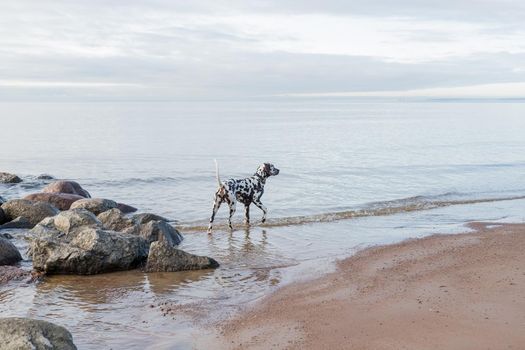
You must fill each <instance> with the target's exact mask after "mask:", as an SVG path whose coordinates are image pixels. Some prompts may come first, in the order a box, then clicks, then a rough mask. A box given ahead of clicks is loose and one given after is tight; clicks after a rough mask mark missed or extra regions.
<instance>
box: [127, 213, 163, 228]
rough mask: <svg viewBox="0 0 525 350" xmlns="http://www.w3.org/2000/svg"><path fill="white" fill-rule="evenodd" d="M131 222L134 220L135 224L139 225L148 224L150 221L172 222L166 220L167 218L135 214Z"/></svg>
mask: <svg viewBox="0 0 525 350" xmlns="http://www.w3.org/2000/svg"><path fill="white" fill-rule="evenodd" d="M131 220H133V222H134V223H136V224H138V225H142V224H146V223H148V222H150V221H166V222H169V221H171V220H168V219H166V218H165V217H162V216H159V215H156V214H151V213H140V214H135V215H133V217H132V218H131Z"/></svg>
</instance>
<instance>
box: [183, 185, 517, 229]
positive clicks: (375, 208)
mask: <svg viewBox="0 0 525 350" xmlns="http://www.w3.org/2000/svg"><path fill="white" fill-rule="evenodd" d="M459 196H461V195H460V194H459V193H455V192H450V193H445V194H442V195H438V196H433V197H426V196H415V197H409V198H402V199H396V200H390V201H382V202H373V203H369V204H368V205H367V206H366V207H364V208H360V209H350V210H343V211H336V212H331V213H321V214H313V215H301V216H290V217H282V218H275V219H269V220H267V221H266V222H265V223H264V224H259V226H261V227H279V226H292V225H305V224H311V223H323V222H333V221H338V220H348V219H353V218H360V217H368V216H386V215H393V214H399V213H408V212H413V211H422V210H430V209H436V208H442V207H449V206H453V205H465V204H477V203H489V202H500V201H510V200H519V199H525V195H520V196H509V197H490V198H476V199H461V198H451V197H459ZM449 198H450V199H449ZM252 226H253V225H252ZM214 227H215V228H218V229H226V228H227V225H226V224H214ZM179 228H180V229H181V230H182V231H204V230H207V228H208V227H207V223H206V224H205V223H204V221H199V222H193V223H187V224H180V226H179Z"/></svg>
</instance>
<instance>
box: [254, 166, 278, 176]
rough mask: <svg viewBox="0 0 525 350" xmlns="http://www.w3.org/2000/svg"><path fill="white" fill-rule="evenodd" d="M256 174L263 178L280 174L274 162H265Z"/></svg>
mask: <svg viewBox="0 0 525 350" xmlns="http://www.w3.org/2000/svg"><path fill="white" fill-rule="evenodd" d="M255 174H256V175H259V176H260V177H262V178H263V179H266V178H267V177H270V176H275V175H278V174H279V169H277V168H276V167H275V166H274V165H273V164H270V163H263V164H261V166H259V167H258V168H257V172H256V173H255Z"/></svg>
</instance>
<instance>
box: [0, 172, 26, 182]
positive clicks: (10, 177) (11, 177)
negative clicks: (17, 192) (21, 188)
mask: <svg viewBox="0 0 525 350" xmlns="http://www.w3.org/2000/svg"><path fill="white" fill-rule="evenodd" d="M19 182H22V179H21V178H19V177H18V176H16V175H15V174H10V173H3V172H0V183H4V184H17V183H19Z"/></svg>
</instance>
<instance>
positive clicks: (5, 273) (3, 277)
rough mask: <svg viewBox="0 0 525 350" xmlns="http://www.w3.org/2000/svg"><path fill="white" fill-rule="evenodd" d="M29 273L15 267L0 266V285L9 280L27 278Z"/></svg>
mask: <svg viewBox="0 0 525 350" xmlns="http://www.w3.org/2000/svg"><path fill="white" fill-rule="evenodd" d="M29 275H30V274H29V271H26V270H22V269H21V268H19V267H16V266H7V265H6V266H0V285H2V284H4V283H7V282H9V281H11V280H20V279H24V278H27V277H29Z"/></svg>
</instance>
